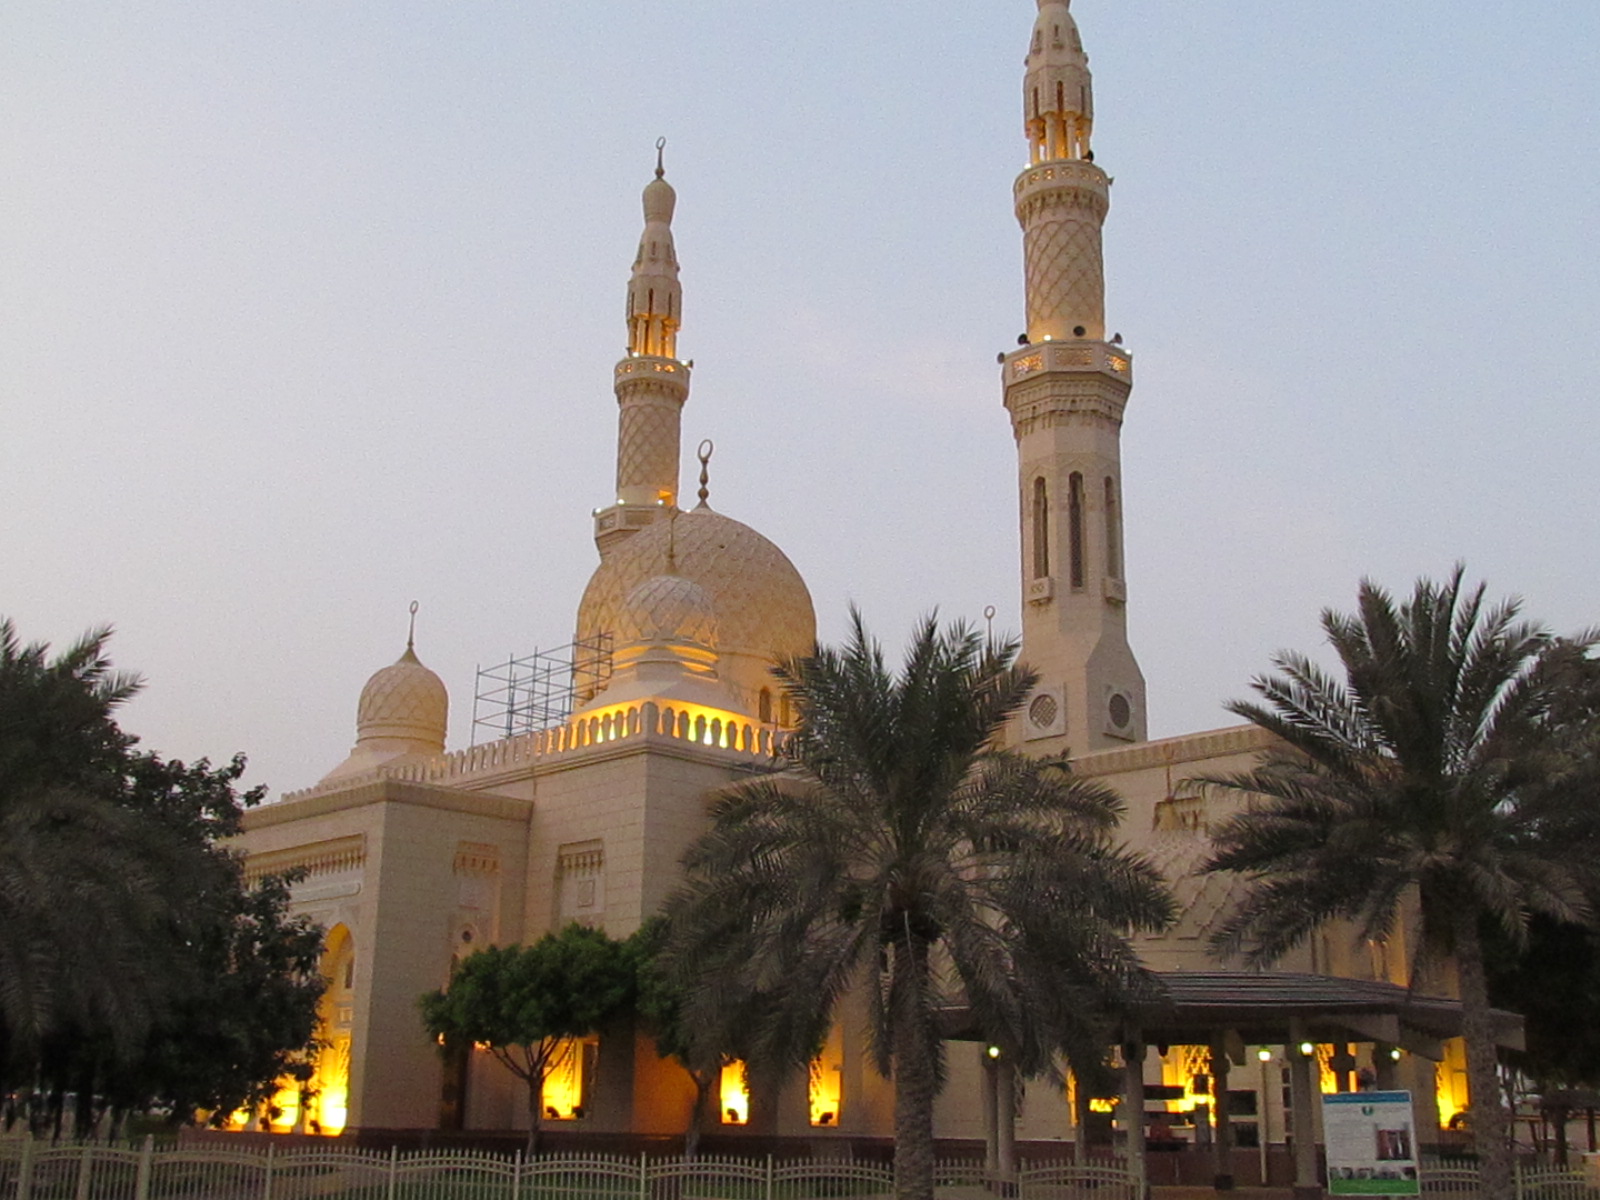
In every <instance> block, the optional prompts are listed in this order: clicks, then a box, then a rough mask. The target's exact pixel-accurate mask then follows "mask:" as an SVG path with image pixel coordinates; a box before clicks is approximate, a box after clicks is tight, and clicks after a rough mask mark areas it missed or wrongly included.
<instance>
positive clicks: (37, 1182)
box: [0, 1138, 1576, 1200]
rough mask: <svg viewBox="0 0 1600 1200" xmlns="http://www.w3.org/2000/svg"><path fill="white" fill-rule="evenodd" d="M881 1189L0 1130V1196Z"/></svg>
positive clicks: (1110, 1199) (1111, 1187) (1009, 1199)
mask: <svg viewBox="0 0 1600 1200" xmlns="http://www.w3.org/2000/svg"><path fill="white" fill-rule="evenodd" d="M935 1184H936V1189H935V1190H936V1192H937V1196H938V1200H995V1198H1006V1200H1141V1192H1142V1188H1141V1187H1140V1186H1139V1182H1138V1180H1137V1178H1136V1176H1135V1175H1134V1173H1133V1172H1132V1171H1130V1170H1129V1169H1128V1167H1127V1165H1126V1164H1125V1163H1123V1162H1122V1161H1121V1160H1118V1159H1097V1160H1092V1161H1089V1162H1084V1163H1078V1164H1075V1163H1064V1162H1063V1163H1024V1164H1022V1165H1021V1166H1020V1167H1019V1169H1018V1170H1017V1171H1016V1172H1015V1173H1013V1174H1011V1175H1009V1176H1004V1175H1001V1174H1000V1173H998V1172H994V1171H989V1170H986V1169H985V1168H984V1167H983V1166H982V1164H980V1163H971V1162H948V1163H939V1164H938V1165H937V1166H936V1168H935ZM893 1191H894V1170H893V1168H891V1167H889V1166H887V1165H885V1164H883V1163H877V1162H867V1161H860V1162H858V1161H854V1160H850V1159H845V1160H828V1159H819V1160H807V1159H796V1160H778V1159H773V1158H765V1159H753V1158H752V1159H740V1158H722V1157H716V1158H695V1159H676V1158H650V1157H648V1156H644V1155H641V1156H640V1157H638V1158H624V1157H618V1156H610V1155H600V1154H593V1155H583V1154H559V1155H556V1154H551V1155H539V1156H533V1157H524V1156H523V1155H521V1154H517V1155H515V1156H507V1155H503V1154H488V1153H481V1152H474V1151H451V1152H439V1151H435V1150H424V1151H417V1152H413V1153H401V1152H400V1151H398V1150H391V1151H389V1152H388V1153H387V1154H385V1153H375V1152H372V1151H363V1150H358V1149H353V1148H339V1147H328V1148H326V1149H322V1148H318V1149H312V1150H291V1151H285V1152H283V1153H279V1152H278V1150H277V1147H275V1146H268V1147H267V1149H266V1150H265V1151H256V1150H250V1149H244V1148H240V1149H233V1148H230V1147H214V1146H213V1147H187V1148H186V1147H177V1148H170V1149H169V1148H159V1149H158V1148H157V1147H156V1145H155V1143H154V1141H153V1140H152V1139H149V1138H147V1139H145V1141H144V1144H143V1145H142V1146H139V1147H136V1148H127V1147H118V1146H110V1145H104V1144H99V1143H93V1142H84V1143H65V1144H55V1145H52V1144H50V1143H48V1142H37V1141H33V1140H29V1139H6V1140H0V1200H880V1198H885V1197H888V1196H889V1195H891V1194H892V1193H893ZM1550 1200H1576V1198H1569V1197H1566V1196H1561V1197H1551V1198H1550Z"/></svg>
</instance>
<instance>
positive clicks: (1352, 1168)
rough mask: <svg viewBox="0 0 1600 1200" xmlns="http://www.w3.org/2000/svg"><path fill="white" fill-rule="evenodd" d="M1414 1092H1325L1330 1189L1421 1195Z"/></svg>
mask: <svg viewBox="0 0 1600 1200" xmlns="http://www.w3.org/2000/svg"><path fill="white" fill-rule="evenodd" d="M1412 1124H1413V1122H1412V1115H1411V1093H1410V1092H1343V1093H1340V1094H1337V1095H1331V1096H1324V1097H1323V1098H1322V1137H1323V1142H1324V1144H1325V1145H1326V1147H1327V1152H1328V1191H1329V1193H1330V1194H1332V1195H1335V1196H1417V1195H1421V1193H1422V1181H1421V1180H1420V1179H1419V1178H1418V1177H1417V1136H1416V1130H1415V1129H1414V1128H1412Z"/></svg>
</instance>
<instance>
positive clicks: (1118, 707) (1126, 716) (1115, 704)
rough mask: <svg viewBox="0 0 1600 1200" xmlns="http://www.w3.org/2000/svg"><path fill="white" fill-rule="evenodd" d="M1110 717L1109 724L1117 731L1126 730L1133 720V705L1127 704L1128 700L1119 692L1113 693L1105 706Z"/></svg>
mask: <svg viewBox="0 0 1600 1200" xmlns="http://www.w3.org/2000/svg"><path fill="white" fill-rule="evenodd" d="M1106 709H1107V711H1108V712H1109V713H1110V716H1111V723H1112V724H1113V725H1115V726H1116V727H1117V728H1118V729H1126V728H1127V727H1128V723H1129V722H1130V721H1132V720H1133V705H1131V704H1129V703H1128V698H1127V697H1126V696H1124V695H1123V694H1122V693H1121V692H1114V693H1113V694H1112V696H1111V700H1110V702H1109V703H1108V704H1107V705H1106Z"/></svg>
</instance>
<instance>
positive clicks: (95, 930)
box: [0, 621, 323, 1132]
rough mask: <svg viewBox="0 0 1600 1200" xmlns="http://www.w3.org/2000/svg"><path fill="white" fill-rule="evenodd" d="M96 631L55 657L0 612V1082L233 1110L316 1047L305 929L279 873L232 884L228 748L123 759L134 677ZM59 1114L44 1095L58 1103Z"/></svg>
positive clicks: (82, 1112) (233, 826)
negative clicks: (215, 761)
mask: <svg viewBox="0 0 1600 1200" xmlns="http://www.w3.org/2000/svg"><path fill="white" fill-rule="evenodd" d="M108 636H109V634H108V631H107V630H104V629H100V630H95V631H93V632H91V633H90V634H89V635H88V636H86V637H85V638H84V639H82V640H81V641H80V642H78V643H77V644H75V645H74V646H72V647H70V648H69V649H67V650H66V651H65V652H63V653H62V654H60V655H58V656H57V657H55V658H53V659H52V658H51V657H50V656H49V651H48V647H46V646H44V645H41V644H34V645H29V646H26V647H24V646H23V645H21V643H20V642H19V640H18V639H17V636H16V632H15V629H14V628H13V627H12V626H11V624H10V623H9V622H4V621H0V1082H3V1081H5V1080H7V1079H9V1080H11V1081H14V1082H15V1081H21V1082H26V1083H28V1084H33V1083H36V1082H37V1083H40V1084H42V1085H43V1087H44V1089H45V1090H46V1092H47V1093H50V1094H52V1095H55V1096H57V1097H59V1096H60V1095H61V1094H62V1093H63V1092H65V1091H67V1090H71V1091H74V1092H76V1093H77V1095H78V1097H79V1105H80V1108H79V1111H78V1113H77V1120H78V1125H79V1131H80V1132H83V1131H86V1128H87V1126H88V1125H89V1124H90V1123H91V1121H92V1118H93V1116H94V1114H93V1112H92V1111H91V1110H90V1103H91V1100H92V1098H93V1097H95V1096H97V1095H101V1096H106V1097H109V1098H111V1099H112V1101H113V1102H114V1103H117V1104H119V1105H121V1106H123V1107H132V1106H137V1105H156V1104H158V1105H161V1106H164V1107H167V1108H168V1109H170V1110H171V1111H172V1112H173V1114H174V1117H175V1118H176V1119H188V1118H189V1117H190V1116H191V1115H192V1114H193V1112H194V1109H195V1108H197V1107H205V1108H211V1109H222V1110H223V1111H224V1112H227V1111H232V1109H233V1108H236V1107H238V1106H239V1105H240V1104H241V1103H247V1102H249V1101H250V1100H251V1099H254V1098H257V1097H260V1096H262V1095H264V1094H270V1092H271V1091H272V1089H273V1086H274V1082H275V1080H276V1078H277V1077H278V1076H279V1075H280V1074H281V1073H283V1071H284V1069H285V1068H286V1067H292V1066H293V1065H294V1064H296V1063H298V1062H300V1061H301V1060H303V1059H304V1058H305V1056H306V1055H307V1054H308V1053H309V1052H311V1051H312V1050H313V1049H314V1040H313V1037H312V1032H313V1027H314V1024H315V1019H316V1002H317V998H318V996H320V994H321V990H322V986H323V985H322V980H321V977H320V975H319V974H318V973H317V970H316V967H317V957H318V955H319V953H320V945H321V934H320V932H319V931H318V930H316V929H315V928H314V927H312V926H311V925H309V924H308V923H307V922H305V921H304V920H300V919H294V918H291V917H289V915H288V893H287V890H286V886H285V883H284V881H282V880H267V881H265V882H263V883H262V884H260V885H258V886H257V887H255V888H247V887H246V886H245V884H244V881H243V878H242V871H241V864H240V862H239V860H238V858H237V857H236V856H235V855H234V854H233V853H231V852H230V851H228V850H227V849H225V848H224V847H223V846H221V845H219V839H222V838H226V837H229V836H231V835H233V834H235V833H237V832H238V831H239V829H240V822H241V819H242V815H243V811H244V808H245V807H246V806H248V805H251V804H254V803H257V802H258V801H259V800H260V798H261V796H262V794H263V792H264V789H262V788H259V787H258V788H252V789H250V790H248V791H246V792H244V793H242V794H240V793H239V791H238V790H237V787H236V785H237V782H238V780H239V779H240V777H241V776H242V774H243V772H244V759H243V758H242V757H236V758H234V760H233V761H232V762H231V763H230V764H229V765H228V766H225V767H221V768H212V767H211V765H210V764H209V763H208V762H206V761H205V760H203V759H202V760H200V761H199V762H196V763H194V764H192V765H186V764H184V763H181V762H177V761H172V760H164V759H162V758H160V757H159V756H157V755H154V754H148V753H140V752H137V751H136V750H135V745H136V739H134V738H133V737H131V736H129V735H128V734H125V733H124V732H123V731H122V730H121V729H120V728H119V727H118V726H117V724H116V721H115V718H114V712H115V709H116V708H117V706H118V705H120V704H121V703H122V702H123V701H125V700H126V699H127V698H128V697H129V696H131V695H132V694H133V693H134V692H135V691H136V690H137V687H138V681H137V680H136V679H135V678H134V677H132V676H129V675H126V674H120V673H117V672H114V671H113V670H112V669H111V665H110V662H109V659H108V658H107V656H106V653H105V643H106V639H107V637H108ZM57 1108H58V1111H59V1106H57Z"/></svg>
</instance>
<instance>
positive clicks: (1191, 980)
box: [945, 971, 1522, 1061]
mask: <svg viewBox="0 0 1600 1200" xmlns="http://www.w3.org/2000/svg"><path fill="white" fill-rule="evenodd" d="M1155 976H1156V979H1157V980H1158V981H1159V982H1160V983H1161V985H1162V988H1163V990H1164V992H1165V995H1164V997H1163V998H1162V999H1161V1000H1159V1001H1154V1002H1151V1003H1148V1004H1144V1005H1139V1006H1137V1007H1136V1008H1135V1009H1134V1011H1133V1014H1132V1015H1131V1018H1130V1020H1131V1022H1132V1023H1133V1024H1135V1025H1136V1026H1137V1028H1138V1031H1139V1036H1140V1037H1141V1038H1142V1039H1143V1040H1144V1041H1145V1042H1146V1043H1153V1044H1166V1045H1176V1046H1193V1045H1208V1044H1210V1043H1212V1042H1213V1041H1214V1040H1217V1039H1222V1040H1224V1041H1226V1042H1228V1043H1230V1044H1231V1045H1232V1046H1233V1047H1234V1048H1235V1053H1234V1054H1233V1055H1230V1057H1236V1058H1242V1055H1243V1047H1245V1046H1263V1045H1266V1046H1275V1045H1286V1044H1289V1043H1291V1042H1298V1041H1302V1040H1305V1041H1313V1042H1381V1043H1383V1044H1385V1045H1390V1046H1398V1047H1400V1048H1401V1049H1403V1050H1408V1051H1410V1052H1411V1053H1413V1054H1419V1055H1422V1056H1423V1057H1424V1058H1431V1059H1434V1060H1435V1061H1438V1060H1440V1059H1442V1058H1443V1057H1444V1049H1443V1046H1442V1045H1441V1043H1442V1042H1443V1041H1444V1040H1446V1039H1448V1038H1453V1037H1459V1036H1460V1035H1461V1002H1460V1001H1459V1000H1452V999H1449V998H1448V997H1445V996H1428V995H1424V994H1422V993H1420V992H1415V991H1412V990H1411V989H1410V988H1405V987H1401V986H1400V985H1398V984H1394V983H1383V982H1379V981H1376V980H1369V979H1345V978H1341V977H1339V976H1334V975H1305V974H1298V973H1294V972H1287V971H1158V972H1156V973H1155ZM1492 1020H1493V1026H1494V1033H1495V1040H1496V1041H1497V1042H1498V1043H1499V1044H1500V1045H1502V1046H1505V1047H1507V1048H1510V1049H1521V1048H1522V1018H1521V1017H1519V1016H1517V1015H1516V1014H1515V1013H1509V1012H1505V1011H1502V1010H1500V1009H1494V1010H1493V1012H1492ZM945 1028H946V1029H947V1030H949V1031H950V1032H949V1034H948V1036H950V1037H952V1038H956V1039H960V1040H981V1036H982V1035H981V1034H980V1033H979V1032H978V1031H977V1030H976V1029H974V1028H973V1027H972V1025H971V1021H970V1013H968V1011H967V1010H966V1009H965V1008H964V1007H963V1008H961V1009H954V1008H952V1009H950V1010H948V1011H947V1013H946V1025H945Z"/></svg>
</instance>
